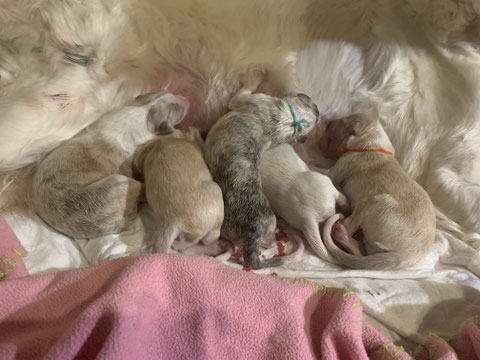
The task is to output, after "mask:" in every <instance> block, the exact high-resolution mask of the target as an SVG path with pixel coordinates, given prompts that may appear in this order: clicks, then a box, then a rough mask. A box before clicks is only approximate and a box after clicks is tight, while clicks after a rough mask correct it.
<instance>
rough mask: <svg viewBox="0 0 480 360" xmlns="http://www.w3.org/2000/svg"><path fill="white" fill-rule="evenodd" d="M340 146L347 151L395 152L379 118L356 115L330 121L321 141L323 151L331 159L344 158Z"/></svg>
mask: <svg viewBox="0 0 480 360" xmlns="http://www.w3.org/2000/svg"><path fill="white" fill-rule="evenodd" d="M340 146H343V147H344V148H346V149H354V148H359V149H371V148H379V147H380V148H383V149H385V150H388V151H392V152H393V146H392V144H391V143H390V140H389V139H388V136H387V134H386V133H385V131H384V130H383V128H382V126H381V124H380V119H379V118H378V117H369V116H365V115H362V114H354V115H351V116H348V117H346V118H343V119H340V120H333V121H330V122H329V123H328V125H327V128H326V130H325V133H324V135H323V136H322V140H321V148H322V151H323V152H324V153H325V155H327V157H329V158H331V159H338V158H339V157H340V156H342V154H343V153H342V152H341V151H340Z"/></svg>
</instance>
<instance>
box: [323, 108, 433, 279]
mask: <svg viewBox="0 0 480 360" xmlns="http://www.w3.org/2000/svg"><path fill="white" fill-rule="evenodd" d="M323 143H324V151H325V152H326V153H327V155H329V156H330V157H332V158H338V161H337V162H336V164H335V165H334V166H333V167H332V168H330V169H329V171H328V175H329V176H330V177H331V179H332V180H333V182H334V184H336V185H339V186H341V187H342V188H343V190H344V191H345V194H346V195H347V197H348V198H349V200H350V204H351V207H352V209H353V212H352V215H351V216H350V217H348V218H347V219H345V221H344V222H343V224H335V225H333V224H334V223H335V221H336V220H338V219H339V218H340V217H341V216H339V215H334V216H333V217H331V218H330V219H328V220H327V221H326V223H325V226H324V231H323V238H324V241H325V245H326V246H327V248H328V250H329V251H330V252H331V253H332V255H333V256H334V257H335V258H336V259H338V260H339V261H340V262H341V263H342V264H344V265H346V266H348V267H350V268H356V269H378V270H387V269H402V268H406V267H408V266H411V265H414V264H416V263H417V262H418V261H419V260H420V259H421V258H422V257H423V256H424V255H425V254H426V253H427V252H428V251H429V249H430V248H431V246H432V244H433V242H434V239H435V228H436V218H435V211H434V207H433V204H432V202H431V200H430V198H429V196H428V195H427V193H426V192H425V190H423V188H422V187H420V185H418V184H417V183H416V182H415V181H414V180H412V179H411V178H410V177H408V175H407V174H406V173H405V172H404V171H403V169H402V167H401V166H400V164H399V163H398V161H397V160H396V159H395V158H394V157H393V153H394V149H393V146H392V144H391V143H390V140H389V139H388V137H387V134H386V133H385V131H384V130H383V128H382V126H381V125H380V122H379V120H378V119H370V118H367V117H365V116H362V115H353V116H350V117H348V118H346V119H343V120H338V121H333V122H331V123H330V124H329V125H328V127H327V130H326V133H325V136H324V142H323ZM332 226H333V229H332ZM359 230H361V231H362V232H363V244H361V243H358V242H357V241H356V240H354V239H353V238H352V235H353V234H355V233H356V232H358V231H359ZM332 237H333V239H334V240H336V241H337V242H339V243H340V244H341V245H342V246H343V247H345V248H346V249H348V250H350V252H352V253H353V255H352V254H348V253H346V252H344V251H342V250H341V249H339V248H338V247H337V246H336V245H335V243H334V242H333V241H332ZM362 245H364V247H365V251H364V250H363V246H362ZM365 252H366V253H367V254H368V255H367V256H362V255H363V254H364V253H365Z"/></svg>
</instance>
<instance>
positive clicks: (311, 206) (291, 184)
mask: <svg viewBox="0 0 480 360" xmlns="http://www.w3.org/2000/svg"><path fill="white" fill-rule="evenodd" d="M260 176H261V178H262V189H263V192H264V194H265V195H266V196H267V199H268V201H269V202H270V206H271V207H272V210H273V212H274V213H275V214H277V215H278V216H280V217H282V218H283V219H284V220H285V221H286V222H287V223H288V224H289V225H290V226H293V227H294V228H296V229H299V230H301V231H302V232H303V234H304V235H305V238H306V239H307V241H308V243H309V244H310V246H311V247H312V249H313V251H314V252H315V253H316V254H317V255H318V256H319V257H320V258H322V259H325V260H328V261H330V262H335V263H336V262H337V261H336V260H335V259H334V258H332V256H331V255H330V254H329V253H328V252H327V249H326V248H325V246H324V244H323V242H322V238H321V236H320V229H319V226H320V224H323V222H324V221H325V220H326V219H327V218H329V217H330V216H332V215H334V214H335V209H336V207H337V208H338V209H339V210H340V211H342V212H344V211H348V209H349V208H350V206H349V204H348V200H347V198H346V197H345V195H343V194H342V193H340V192H339V191H338V190H337V189H336V188H335V186H334V185H333V183H332V181H331V180H330V178H329V177H328V176H326V175H322V174H320V173H318V172H315V171H310V169H309V168H308V166H307V164H305V162H304V161H303V160H302V159H300V157H299V156H298V155H297V154H296V152H295V150H293V148H292V146H290V145H289V144H285V145H281V146H277V147H276V148H273V149H270V150H267V151H266V152H265V153H264V154H263V156H262V159H261V162H260Z"/></svg>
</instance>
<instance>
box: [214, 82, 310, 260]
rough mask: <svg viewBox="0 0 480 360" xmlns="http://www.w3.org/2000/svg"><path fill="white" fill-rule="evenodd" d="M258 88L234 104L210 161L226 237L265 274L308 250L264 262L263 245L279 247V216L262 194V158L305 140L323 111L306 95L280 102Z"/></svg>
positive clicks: (221, 123) (219, 127)
mask: <svg viewBox="0 0 480 360" xmlns="http://www.w3.org/2000/svg"><path fill="white" fill-rule="evenodd" d="M255 85H256V84H255ZM256 87H257V86H250V87H249V89H242V90H240V91H239V92H238V93H237V94H236V95H235V96H234V97H233V98H232V99H231V101H230V104H229V107H230V110H232V111H231V112H229V113H228V114H226V115H225V116H223V117H222V118H220V119H219V120H218V121H217V122H216V123H215V125H214V126H213V127H212V129H211V130H210V132H209V134H208V137H207V140H206V142H205V161H206V163H207V165H208V167H209V169H210V171H211V173H212V176H213V179H214V181H215V182H216V183H217V184H218V185H219V186H220V188H221V189H222V193H223V200H224V203H225V218H224V222H223V225H222V229H221V235H222V237H223V238H225V239H227V240H230V241H232V242H237V241H241V242H242V243H243V256H244V259H245V263H246V265H247V266H249V267H251V268H253V269H260V268H265V267H273V266H279V265H282V264H286V263H290V262H294V261H297V260H299V259H300V257H301V255H302V253H303V249H304V248H303V243H302V242H301V239H298V240H299V248H298V250H297V251H296V252H295V253H294V254H292V255H289V256H286V257H277V258H272V259H267V260H265V261H261V260H260V257H259V251H260V245H261V244H262V245H264V246H267V247H268V246H269V245H272V244H273V243H274V241H275V227H276V217H275V215H274V213H273V211H272V209H271V208H270V204H269V202H268V200H267V198H266V197H265V195H264V193H263V192H262V185H261V180H260V172H259V169H260V158H261V156H262V153H263V152H264V151H266V150H267V149H269V148H272V147H275V146H279V145H282V144H285V143H288V142H291V141H293V140H298V141H301V142H303V141H305V140H306V138H307V135H308V133H309V132H310V130H312V129H313V127H314V126H315V124H316V123H317V122H318V117H319V112H318V109H317V106H316V105H315V104H314V103H313V102H312V100H311V99H310V98H309V97H308V96H307V95H305V94H298V95H297V96H294V97H287V98H285V99H279V98H275V97H272V96H268V95H265V94H252V91H253V90H254V89H256Z"/></svg>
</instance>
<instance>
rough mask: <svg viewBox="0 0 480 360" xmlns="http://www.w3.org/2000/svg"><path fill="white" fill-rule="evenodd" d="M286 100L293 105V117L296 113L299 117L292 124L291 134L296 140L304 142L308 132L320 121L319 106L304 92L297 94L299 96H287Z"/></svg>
mask: <svg viewBox="0 0 480 360" xmlns="http://www.w3.org/2000/svg"><path fill="white" fill-rule="evenodd" d="M285 100H286V102H287V103H290V104H291V105H292V106H293V110H292V109H290V108H289V112H290V113H291V117H292V118H294V117H295V115H296V117H297V122H295V121H292V124H291V130H290V131H291V136H292V138H294V139H295V140H296V141H298V142H300V143H304V142H305V140H307V136H308V133H309V132H310V131H311V130H312V129H313V128H314V127H315V125H317V123H318V121H319V115H320V113H319V111H318V107H317V105H315V103H314V102H313V101H312V99H311V98H310V97H309V96H307V95H305V94H302V93H300V94H297V96H292V97H286V98H285ZM294 113H295V115H294ZM292 120H293V119H292Z"/></svg>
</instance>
